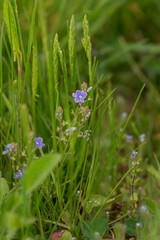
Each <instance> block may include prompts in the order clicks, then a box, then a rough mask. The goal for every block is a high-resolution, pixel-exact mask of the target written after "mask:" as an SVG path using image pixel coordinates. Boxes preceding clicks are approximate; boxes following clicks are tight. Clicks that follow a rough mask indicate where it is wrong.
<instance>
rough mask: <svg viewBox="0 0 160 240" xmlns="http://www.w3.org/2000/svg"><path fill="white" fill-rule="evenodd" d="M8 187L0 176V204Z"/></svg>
mask: <svg viewBox="0 0 160 240" xmlns="http://www.w3.org/2000/svg"><path fill="white" fill-rule="evenodd" d="M8 192H9V187H8V183H7V181H6V179H5V178H0V205H1V203H2V201H3V199H4V197H5V196H6V195H7V194H8Z"/></svg>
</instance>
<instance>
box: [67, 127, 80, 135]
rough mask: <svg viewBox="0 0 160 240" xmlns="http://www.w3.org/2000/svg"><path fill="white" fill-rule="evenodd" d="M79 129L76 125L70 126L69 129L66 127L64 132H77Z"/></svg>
mask: <svg viewBox="0 0 160 240" xmlns="http://www.w3.org/2000/svg"><path fill="white" fill-rule="evenodd" d="M76 130H77V128H76V127H71V128H68V129H66V131H65V132H64V133H65V134H66V133H68V134H69V133H71V132H75V131H76Z"/></svg>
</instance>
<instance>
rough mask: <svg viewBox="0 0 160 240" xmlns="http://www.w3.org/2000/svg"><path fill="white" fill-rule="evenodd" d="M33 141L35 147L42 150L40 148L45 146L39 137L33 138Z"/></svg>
mask: <svg viewBox="0 0 160 240" xmlns="http://www.w3.org/2000/svg"><path fill="white" fill-rule="evenodd" d="M34 141H35V143H36V146H37V147H38V148H42V147H44V146H45V144H44V143H43V138H41V137H38V138H34Z"/></svg>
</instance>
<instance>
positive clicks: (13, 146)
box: [2, 142, 17, 155]
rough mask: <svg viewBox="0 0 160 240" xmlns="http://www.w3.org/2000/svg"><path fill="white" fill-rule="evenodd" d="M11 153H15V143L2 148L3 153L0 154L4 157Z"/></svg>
mask: <svg viewBox="0 0 160 240" xmlns="http://www.w3.org/2000/svg"><path fill="white" fill-rule="evenodd" d="M11 151H14V152H16V151H17V143H14V142H13V143H9V144H7V145H6V146H5V148H4V151H3V152H2V155H6V154H8V153H9V152H11Z"/></svg>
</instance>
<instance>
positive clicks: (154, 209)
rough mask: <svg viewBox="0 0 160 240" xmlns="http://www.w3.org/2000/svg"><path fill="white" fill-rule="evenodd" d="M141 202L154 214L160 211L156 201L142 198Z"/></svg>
mask: <svg viewBox="0 0 160 240" xmlns="http://www.w3.org/2000/svg"><path fill="white" fill-rule="evenodd" d="M143 202H144V203H145V205H146V206H147V208H148V209H149V210H150V211H151V212H152V213H154V214H158V212H159V213H160V205H159V204H158V203H157V202H156V201H154V200H152V199H150V198H143Z"/></svg>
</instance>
